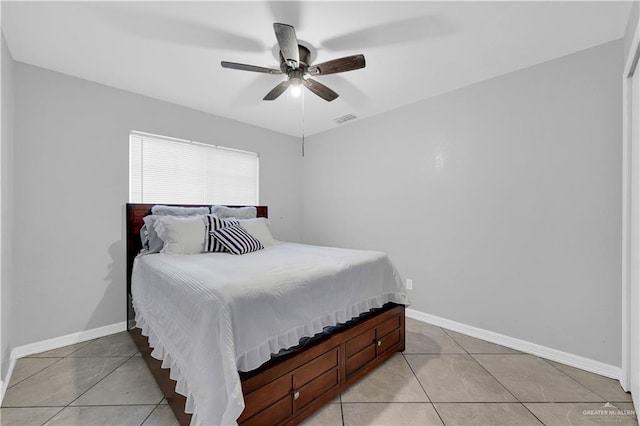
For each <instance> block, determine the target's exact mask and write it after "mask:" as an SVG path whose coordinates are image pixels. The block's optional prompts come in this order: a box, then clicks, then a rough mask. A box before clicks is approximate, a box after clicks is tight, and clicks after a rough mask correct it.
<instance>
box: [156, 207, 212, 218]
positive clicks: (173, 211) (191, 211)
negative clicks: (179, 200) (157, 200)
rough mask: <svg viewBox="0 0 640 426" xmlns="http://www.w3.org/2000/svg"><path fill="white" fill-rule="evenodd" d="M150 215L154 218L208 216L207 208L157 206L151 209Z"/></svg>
mask: <svg viewBox="0 0 640 426" xmlns="http://www.w3.org/2000/svg"><path fill="white" fill-rule="evenodd" d="M151 214H152V215H155V216H197V215H205V214H209V207H177V206H163V205H161V204H158V205H155V206H153V207H151Z"/></svg>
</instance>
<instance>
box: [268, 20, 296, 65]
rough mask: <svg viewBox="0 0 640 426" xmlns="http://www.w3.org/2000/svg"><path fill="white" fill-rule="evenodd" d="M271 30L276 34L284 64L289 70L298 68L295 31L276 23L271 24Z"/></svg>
mask: <svg viewBox="0 0 640 426" xmlns="http://www.w3.org/2000/svg"><path fill="white" fill-rule="evenodd" d="M273 30H274V31H275V33H276V38H277V39H278V45H279V46H280V52H282V56H283V57H284V61H285V63H286V64H287V65H289V66H290V67H291V68H298V65H299V63H300V52H299V51H298V38H297V37H296V30H295V29H294V28H293V27H292V26H291V25H287V24H278V23H275V24H273Z"/></svg>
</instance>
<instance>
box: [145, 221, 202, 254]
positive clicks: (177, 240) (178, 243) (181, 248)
mask: <svg viewBox="0 0 640 426" xmlns="http://www.w3.org/2000/svg"><path fill="white" fill-rule="evenodd" d="M154 228H155V230H156V232H157V233H158V236H159V237H160V238H161V239H162V240H163V241H164V246H163V247H162V250H160V253H166V254H196V253H202V252H203V251H204V228H205V226H204V220H203V219H202V216H191V217H177V216H160V217H158V218H157V219H156V223H155V224H154Z"/></svg>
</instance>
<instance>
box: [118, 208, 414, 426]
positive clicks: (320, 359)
mask: <svg viewBox="0 0 640 426" xmlns="http://www.w3.org/2000/svg"><path fill="white" fill-rule="evenodd" d="M151 208H152V205H150V204H128V205H127V271H128V273H127V277H128V280H127V308H128V309H127V313H128V317H127V324H128V328H129V331H130V333H131V335H132V336H133V338H134V340H135V342H136V344H137V345H138V347H139V348H140V350H141V353H142V356H143V358H144V359H145V361H146V362H147V364H148V365H149V368H150V370H151V372H152V373H153V375H154V377H155V378H156V381H157V382H158V384H159V385H160V388H161V389H162V391H163V393H164V394H165V396H166V398H167V401H168V403H169V405H170V406H171V408H172V410H173V411H174V413H175V414H176V417H177V418H178V420H179V421H180V423H181V424H183V425H185V424H233V423H234V422H235V421H237V422H238V423H239V424H247V425H249V424H297V423H299V422H300V421H302V420H303V419H304V418H306V417H308V416H309V415H311V414H312V413H313V412H314V411H316V410H317V409H319V408H320V407H322V406H323V405H324V404H326V403H327V402H329V401H330V400H331V399H333V398H334V397H335V396H337V395H339V394H340V393H341V392H342V391H344V390H345V389H346V388H347V387H348V386H350V385H351V384H353V383H354V382H355V381H357V380H359V379H360V378H361V377H363V376H364V375H366V374H367V373H368V372H369V371H371V370H372V369H374V368H375V367H376V366H378V365H380V364H381V363H382V362H384V361H385V360H386V359H388V358H389V357H391V356H392V355H393V354H394V353H396V352H397V351H401V350H404V304H406V301H407V299H406V291H405V289H404V287H403V285H402V282H401V280H400V279H399V278H398V276H397V273H396V271H395V268H393V265H391V264H390V261H389V260H388V257H386V255H384V254H383V253H379V252H369V251H356V250H346V249H336V248H326V247H324V248H323V247H315V246H308V245H300V244H294V243H278V244H274V245H272V246H269V247H265V248H264V249H263V250H260V251H259V252H255V253H249V254H246V255H243V256H233V255H230V254H226V253H203V254H194V255H188V256H184V255H183V256H179V255H164V254H160V255H148V256H140V257H139V258H138V259H137V260H135V262H134V259H135V257H136V254H137V253H138V252H139V250H140V247H141V242H140V238H139V235H138V233H139V230H140V227H141V226H142V221H143V217H144V216H146V215H147V214H149V213H150V210H151ZM257 213H258V217H267V216H268V209H267V207H265V206H259V207H257ZM256 277H260V279H259V282H256ZM134 306H135V309H134ZM134 324H135V325H137V326H136V327H134ZM138 327H140V328H138ZM161 360H162V361H161ZM169 367H170V368H169ZM184 395H186V397H185V396H184ZM187 413H193V414H187ZM214 419H215V420H214Z"/></svg>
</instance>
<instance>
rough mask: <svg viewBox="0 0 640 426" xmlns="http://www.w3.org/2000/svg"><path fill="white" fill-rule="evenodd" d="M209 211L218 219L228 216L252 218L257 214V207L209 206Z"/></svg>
mask: <svg viewBox="0 0 640 426" xmlns="http://www.w3.org/2000/svg"><path fill="white" fill-rule="evenodd" d="M211 213H212V214H214V215H216V217H219V218H220V219H225V218H228V217H233V218H235V219H253V218H255V217H256V216H257V215H258V209H256V208H255V207H227V206H211Z"/></svg>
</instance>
